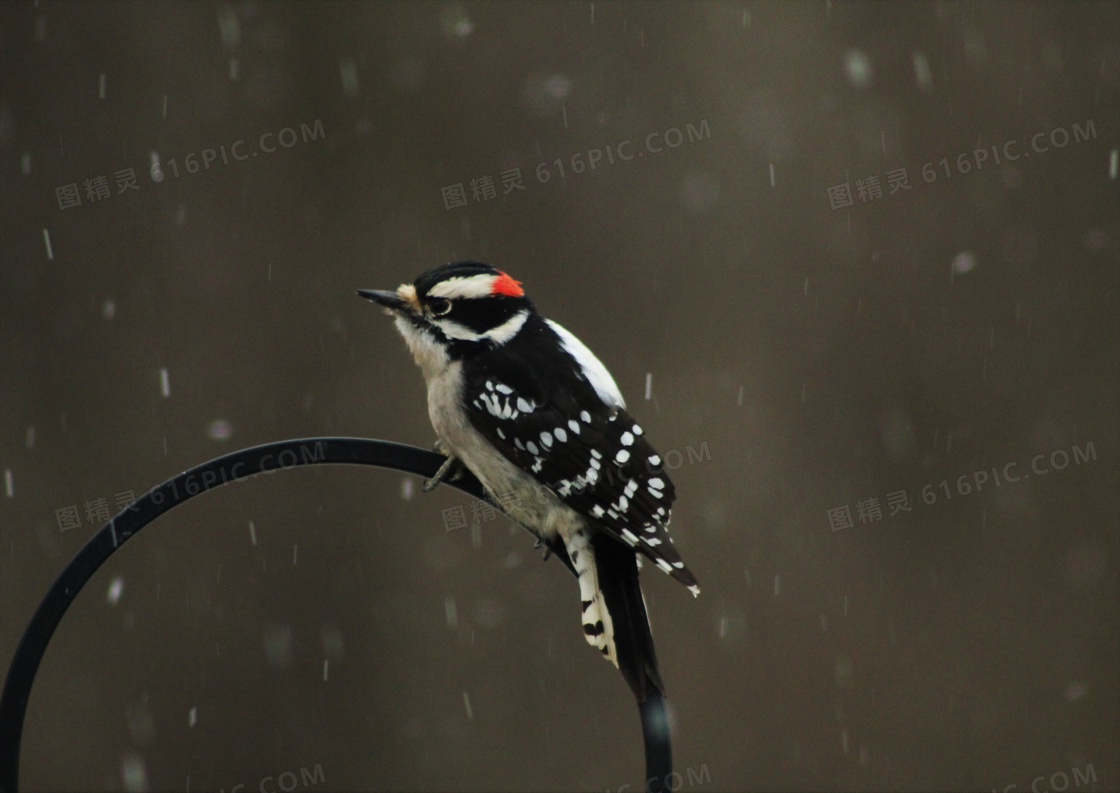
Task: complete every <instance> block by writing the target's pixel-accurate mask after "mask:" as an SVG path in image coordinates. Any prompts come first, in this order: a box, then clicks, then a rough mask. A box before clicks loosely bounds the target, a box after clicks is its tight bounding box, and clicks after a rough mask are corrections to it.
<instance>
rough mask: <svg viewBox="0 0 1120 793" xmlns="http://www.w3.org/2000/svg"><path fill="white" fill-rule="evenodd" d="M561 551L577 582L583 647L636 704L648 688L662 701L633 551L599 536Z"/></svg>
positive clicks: (576, 540) (580, 536)
mask: <svg viewBox="0 0 1120 793" xmlns="http://www.w3.org/2000/svg"><path fill="white" fill-rule="evenodd" d="M567 551H568V556H569V558H570V559H571V560H572V563H573V566H574V567H575V570H576V575H577V576H578V578H579V587H580V601H581V606H582V610H583V632H584V636H585V637H586V638H587V641H588V643H589V644H591V645H592V646H593V647H596V648H597V649H598V650H599V652H601V653H602V654H603V655H604V656H605V657H606V658H607V660H609V661H610V662H611V663H613V664H614V665H615V666H616V667H618V670H619V671H620V672H622V676H623V677H624V678H625V679H626V682H627V684H628V685H629V686H630V688H631V689H632V690H633V691H634V696H635V697H636V698H637V699H638V701H639V702H645V701H646V697H647V694H648V693H650V690H651V688H652V689H654V690H656V691H657V692H659V693H660V694H662V695H663V694H664V693H665V686H664V684H663V683H662V682H661V673H660V672H659V671H658V669H657V656H656V654H655V653H654V650H653V635H652V634H651V633H650V627H649V617H648V615H647V614H646V604H645V599H644V598H643V597H642V588H641V586H640V585H639V583H638V559H637V554H636V553H635V552H634V549H633V548H630V547H628V546H626V545H623V544H622V543H620V542H618V541H617V540H615V539H614V538H613V537H611V536H609V535H608V534H606V533H605V532H596V533H595V534H594V536H593V537H591V538H590V540H589V539H588V538H587V535H586V534H585V533H583V532H579V533H577V534H575V535H573V536H572V537H571V539H570V540H569V541H568V543H567Z"/></svg>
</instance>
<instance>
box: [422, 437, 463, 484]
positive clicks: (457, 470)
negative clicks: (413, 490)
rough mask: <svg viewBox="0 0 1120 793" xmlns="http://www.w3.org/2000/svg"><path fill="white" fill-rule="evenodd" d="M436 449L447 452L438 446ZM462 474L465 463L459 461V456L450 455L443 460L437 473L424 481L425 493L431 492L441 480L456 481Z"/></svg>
mask: <svg viewBox="0 0 1120 793" xmlns="http://www.w3.org/2000/svg"><path fill="white" fill-rule="evenodd" d="M436 451H439V452H442V453H443V454H446V453H447V452H446V451H445V450H443V449H438V448H437V449H436ZM462 475H463V464H462V463H461V462H459V458H458V457H448V458H447V459H446V460H444V461H443V465H441V466H440V467H439V470H438V471H436V475H435V476H433V477H432V478H431V479H428V480H426V481H425V482H424V487H423V488H422V489H423V491H424V492H425V493H431V492H432V491H433V490H435V489H436V487H437V486H438V485H439V483H440V482H454V481H455V480H456V479H458V478H459V477H460V476H462Z"/></svg>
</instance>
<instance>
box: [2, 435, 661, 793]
mask: <svg viewBox="0 0 1120 793" xmlns="http://www.w3.org/2000/svg"><path fill="white" fill-rule="evenodd" d="M445 460H446V458H445V457H444V456H443V455H442V454H438V453H436V452H430V451H427V450H426V449H420V448H417V447H415V446H407V445H405V444H400V443H392V442H390V441H377V440H370V439H368V438H302V439H295V440H289V441H277V442H275V443H266V444H264V445H263V446H254V447H252V448H249V449H242V450H241V451H237V452H232V453H230V454H227V455H224V456H223V457H218V458H215V459H213V460H210V461H209V462H206V463H203V464H202V465H199V466H196V467H194V468H191V469H190V470H188V471H184V472H183V473H181V474H179V475H178V476H175V477H173V478H171V479H168V480H167V481H166V482H164V483H163V484H161V485H158V486H157V487H154V488H152V489H151V490H150V491H149V492H147V493H145V494H144V495H143V496H141V497H140V498H139V499H137V500H136V501H135V502H133V503H132V504H130V505H129V506H128V507H126V508H125V509H124V510H122V511H121V512H120V513H119V514H117V515H116V516H115V517H114V518H113V519H112V520H110V521H109V522H108V523H107V524H105V525H104V526H102V527H101V529H99V530H98V532H97V533H96V534H95V535H94V536H93V537H92V538H91V539H90V541H89V542H87V543H86V544H85V546H84V547H83V548H82V549H81V550H80V551H78V554H77V556H75V557H74V558H73V560H71V562H70V564H68V565H67V566H66V569H65V570H63V571H62V574H61V575H60V576H59V577H58V580H56V581H55V582H54V584H53V585H52V586H51V588H50V590H49V591H48V592H47V596H46V597H45V598H44V599H43V602H42V603H40V604H39V608H38V609H36V611H35V614H34V616H33V617H32V618H31V622H30V624H29V625H28V626H27V630H26V631H25V632H24V634H23V638H22V639H21V640H20V643H19V646H18V647H17V648H16V653H15V656H14V658H13V659H12V664H11V666H10V667H9V669H8V677H7V679H6V680H5V682H4V690H3V693H2V694H0V793H16V791H17V790H18V789H19V752H20V742H21V740H22V737H23V722H24V717H25V716H26V713H27V703H28V700H29V698H30V696H31V687H32V685H33V684H34V682H35V674H36V673H37V672H38V670H39V663H40V662H41V661H42V660H43V655H44V654H45V653H46V650H47V644H48V643H49V642H50V640H51V636H52V635H54V631H55V629H56V628H57V627H58V624H59V622H61V621H62V617H63V615H64V614H65V613H66V610H67V609H68V608H69V607H70V604H71V603H73V602H74V599H75V598H77V596H78V592H80V591H81V589H82V587H83V586H84V585H85V584H86V582H87V581H89V579H90V578H91V577H92V576H93V574H94V573H95V572H96V571H97V568H99V567H100V566H101V565H102V564H103V563H104V562H105V560H106V559H108V558H109V557H110V556H111V555H112V554H113V553H114V552H116V550H117V549H118V548H119V547H120V546H121V545H122V544H123V543H124V542H126V541H127V540H128V539H129V538H130V537H132V535H134V534H136V533H137V532H138V531H140V529H142V528H144V527H145V526H147V525H148V524H149V523H151V522H152V521H153V520H155V519H156V518H158V517H159V516H160V515H162V514H164V513H165V512H168V511H170V510H171V509H172V508H174V507H176V506H178V505H179V504H182V503H183V502H184V501H187V500H188V499H190V498H193V497H194V496H196V495H198V494H199V493H204V492H206V491H207V490H211V489H213V488H215V487H221V486H222V485H225V484H229V483H230V482H244V481H246V480H247V479H248V478H250V477H253V476H256V475H257V474H261V473H267V472H269V471H274V470H276V469H280V468H296V467H299V466H304V465H320V464H324V463H336V464H337V463H343V464H352V465H375V466H379V467H381V468H391V469H394V470H397V471H405V472H407V473H412V474H416V475H418V476H423V477H431V476H434V475H435V473H436V471H437V470H438V469H439V467H440V465H442V464H443V462H444V461H445ZM448 484H450V485H451V486H452V487H455V488H457V489H459V490H462V491H463V492H464V493H467V494H469V495H472V496H475V497H476V498H486V494H485V492H484V490H483V488H482V485H481V483H480V482H479V481H478V479H476V478H475V477H474V475H472V474H471V473H470V472H469V471H464V472H463V474H462V476H461V477H459V478H458V479H457V480H456V481H454V482H449V483H448ZM495 506H496V507H498V508H499V509H500V508H501V506H500V505H495ZM545 542H546V544H547V545H548V546H549V548H550V549H551V550H552V552H553V553H554V554H555V555H556V557H557V558H558V559H560V561H561V562H563V563H564V565H565V566H566V567H567V568H568V569H569V570H570V571H571V572H572V574H573V575H574V574H575V569H574V568H573V567H572V563H571V560H570V559H569V558H568V554H567V551H566V550H565V548H564V544H563V542H561V541H560V540H559V539H558V538H554V539H553V540H551V541H545ZM654 693H655V694H656V696H655V697H647V699H646V701H645V702H644V703H641V702H640V703H638V705H639V710H640V714H641V717H642V732H643V735H644V737H645V746H646V772H647V776H648V777H651V778H654V777H656V778H658V779H662V780H664V779H666V777H667V775H668V774H669V773H670V772H671V771H672V753H671V749H670V744H669V734H668V730H667V729H666V728H665V725H666V724H667V721H666V718H665V715H666V714H665V703H664V700H663V699H661V697H660V695H659V694H657V692H654Z"/></svg>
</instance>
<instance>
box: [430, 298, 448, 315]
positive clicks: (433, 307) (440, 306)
mask: <svg viewBox="0 0 1120 793" xmlns="http://www.w3.org/2000/svg"><path fill="white" fill-rule="evenodd" d="M428 309H429V310H430V311H431V312H432V316H434V317H442V316H443V315H444V314H446V313H447V312H449V311H450V310H451V301H450V300H445V299H444V298H442V297H433V298H432V299H430V300H429V301H428Z"/></svg>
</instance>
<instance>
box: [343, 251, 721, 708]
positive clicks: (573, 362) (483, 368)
mask: <svg viewBox="0 0 1120 793" xmlns="http://www.w3.org/2000/svg"><path fill="white" fill-rule="evenodd" d="M357 292H358V294H359V295H361V296H362V297H364V298H367V299H369V300H372V301H373V302H374V303H377V304H378V305H380V306H382V307H384V309H385V313H386V314H388V315H390V316H392V317H393V318H394V324H395V326H396V328H397V330H398V331H399V332H400V334H401V336H403V337H404V340H405V342H406V344H407V346H408V349H409V351H410V352H411V354H412V357H413V358H414V359H415V361H416V364H417V365H418V366H419V368H420V370H421V372H422V374H423V376H424V380H425V382H426V384H427V401H428V414H429V417H430V419H431V423H432V427H433V429H434V430H435V432H436V435H437V441H436V444H435V446H436V449H437V451H440V452H442V453H443V454H444V455H446V457H447V459H446V461H445V462H444V463H443V465H442V466H441V467H440V469H439V471H437V473H436V474H435V475H434V476H433V477H432V478H431V479H429V480H428V481H427V482H426V483H425V485H424V490H425V491H429V490H431V489H433V488H434V487H435V486H436V485H437V484H438V483H439V482H441V481H453V480H454V478H455V477H456V476H457V475H459V474H460V473H461V471H462V469H463V468H466V469H467V470H469V471H470V472H471V473H473V474H474V475H475V476H476V477H477V478H478V480H479V481H480V482H481V483H482V485H483V487H484V489H485V491H486V493H487V495H488V496H489V497H490V499H491V500H492V501H493V502H494V503H495V504H500V506H501V508H502V509H503V511H505V512H506V514H508V515H509V516H510V517H511V518H513V519H514V520H515V521H517V522H518V523H519V524H521V525H522V526H523V527H524V528H526V529H527V530H528V531H529V532H530V533H531V534H533V535H534V536H535V537H536V538H537V540H538V546H539V545H540V544H542V543H544V544H547V545H548V546H549V547H550V548H552V549H554V550H557V552H558V553H566V554H567V556H568V559H569V561H570V562H571V565H570V566H571V568H572V569H573V571H574V572H575V573H576V576H577V578H578V582H579V590H580V607H581V613H582V624H583V632H584V636H585V638H586V640H587V642H588V643H589V644H591V645H592V646H593V647H595V648H596V649H597V650H598V651H599V652H600V653H601V654H602V655H603V657H605V658H606V659H607V660H609V661H610V662H611V663H612V664H613V665H614V666H615V667H616V668H618V669H619V671H620V672H621V673H622V675H623V677H624V678H625V680H626V682H627V683H628V684H629V686H630V688H631V689H632V690H633V692H634V694H635V695H636V697H637V699H638V701H639V702H644V701H645V699H646V696H647V693H649V692H650V688H649V687H650V686H652V687H653V688H655V689H656V690H657V691H658V692H660V694H661V695H664V693H665V687H664V683H663V681H662V679H661V674H660V671H659V669H658V666H657V658H656V655H655V653H654V647H653V637H652V633H651V630H650V625H649V616H648V612H647V610H646V605H645V599H644V597H643V595H642V590H641V586H640V584H639V581H638V570H639V568H640V565H641V559H640V557H645V558H647V559H648V560H650V561H651V562H653V563H654V564H655V565H656V566H657V567H659V568H660V569H661V570H663V571H664V572H665V573H667V574H669V575H670V576H672V577H673V578H674V579H676V580H677V581H679V582H680V583H681V584H683V585H684V586H686V587H687V588H688V589H689V591H690V592H692V594H693V595H699V593H700V588H699V585H698V583H697V580H696V577H695V576H694V575H693V574H692V572H691V571H690V570H689V569H688V568H687V567H686V566H685V564H684V562H683V561H682V560H681V556H680V554H679V553H678V552H677V550H676V547H675V545H674V544H673V540H672V538H671V537H670V536H669V532H668V524H669V520H670V516H671V507H672V503H673V500H674V498H675V497H676V491H675V489H674V487H673V483H672V482H671V481H670V479H669V477H668V475H666V473H665V471H664V466H663V462H662V459H661V457H660V456H659V455H658V453H657V452H656V451H655V449H654V448H653V446H652V445H651V444H650V443H649V441H648V440H647V438H646V435H645V432H644V430H643V429H642V427H641V425H640V424H639V423H638V422H637V421H636V420H635V419H634V417H633V416H631V415H630V413H628V412H627V410H626V402H625V400H624V399H623V397H622V393H621V392H620V391H619V388H618V385H617V384H616V383H615V381H614V378H613V377H611V374H610V372H609V371H608V370H607V368H606V366H604V365H603V363H602V362H601V361H600V360H599V359H598V358H596V357H595V355H594V354H593V353H592V352H591V350H590V349H588V347H587V346H586V345H584V344H583V342H581V341H580V340H579V339H578V338H577V337H576V336H575V335H574V334H572V333H571V332H570V331H568V330H567V329H565V328H564V327H563V326H561V325H560V324H559V323H557V322H555V321H553V320H551V319H546V318H545V317H543V316H541V314H540V313H539V312H538V311H537V309H536V306H535V305H534V303H533V301H532V300H530V298H529V297H528V295H526V294H525V290H524V289H523V288H522V284H521V282H520V281H516V280H514V279H513V278H512V277H511V276H509V275H508V274H507V273H505V272H503V271H502V270H499V269H497V268H496V267H494V266H493V265H491V264H488V263H485V262H481V261H474V260H466V261H453V262H449V263H447V264H442V265H439V266H436V267H433V268H431V269H429V270H427V271H426V272H424V273H421V274H420V275H419V276H418V277H417V278H416V279H415V281H414V282H413V283H411V284H401V285H400V286H399V287H398V288H397V289H396V290H395V291H379V290H374V289H359V290H357ZM545 558H546V559H547V558H548V551H547V550H546V552H545Z"/></svg>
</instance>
